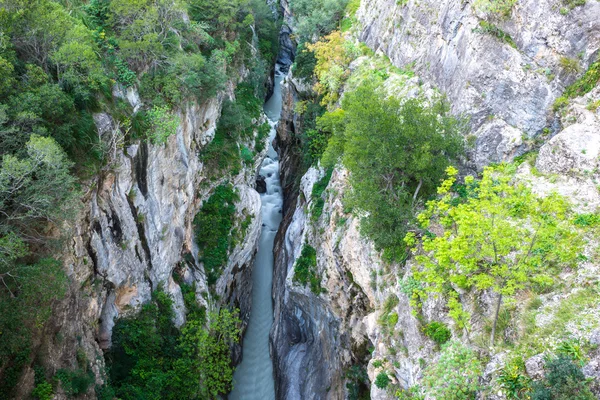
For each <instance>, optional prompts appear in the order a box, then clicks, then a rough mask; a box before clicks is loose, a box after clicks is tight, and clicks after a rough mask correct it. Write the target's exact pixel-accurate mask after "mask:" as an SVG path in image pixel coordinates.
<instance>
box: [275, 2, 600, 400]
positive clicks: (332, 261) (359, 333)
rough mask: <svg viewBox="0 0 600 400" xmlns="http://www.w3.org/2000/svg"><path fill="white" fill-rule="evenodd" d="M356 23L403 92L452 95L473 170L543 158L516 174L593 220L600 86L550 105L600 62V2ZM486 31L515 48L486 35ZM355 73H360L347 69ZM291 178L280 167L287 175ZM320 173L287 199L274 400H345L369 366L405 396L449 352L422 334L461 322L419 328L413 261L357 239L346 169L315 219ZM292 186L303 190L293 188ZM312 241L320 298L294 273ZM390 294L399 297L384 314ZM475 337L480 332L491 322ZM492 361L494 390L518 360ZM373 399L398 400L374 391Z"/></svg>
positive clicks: (587, 269) (286, 147) (589, 333)
mask: <svg viewBox="0 0 600 400" xmlns="http://www.w3.org/2000/svg"><path fill="white" fill-rule="evenodd" d="M283 3H284V4H283V7H284V9H286V10H289V7H288V6H287V3H286V2H283ZM561 8H562V10H561ZM356 19H357V21H358V23H357V27H356V29H355V30H352V29H351V30H350V32H349V33H346V36H347V37H350V39H349V40H350V41H352V40H360V41H361V42H363V43H365V44H366V45H367V46H368V47H370V48H371V49H372V50H373V51H375V53H376V54H383V55H385V56H388V57H389V59H390V61H391V63H392V64H393V65H394V66H395V67H398V68H401V69H405V68H407V67H408V68H411V69H412V70H413V71H414V72H415V74H416V77H415V78H412V79H411V80H410V83H409V86H411V85H412V86H411V87H412V88H413V89H405V91H407V92H408V96H414V95H415V93H423V92H425V91H427V90H429V89H430V88H434V90H439V92H441V93H442V94H445V95H446V96H447V98H448V100H449V102H450V105H451V108H452V112H453V113H455V114H456V115H463V116H466V117H467V118H468V120H469V136H468V137H467V140H468V141H469V142H470V143H472V147H471V148H470V150H469V152H468V159H466V160H464V163H463V166H462V167H463V170H464V171H472V172H475V171H478V170H479V171H480V170H481V169H482V168H483V167H484V166H486V165H489V164H491V163H498V162H503V161H506V162H510V161H512V160H514V159H515V157H518V156H522V155H524V154H534V156H533V161H532V162H531V163H527V162H525V163H523V164H521V165H520V167H519V172H518V176H519V179H521V180H523V181H524V182H527V183H528V184H529V185H531V187H533V189H534V191H535V192H537V193H540V194H547V193H550V192H551V191H556V192H559V193H560V194H563V195H565V196H567V197H568V198H569V199H570V200H571V201H572V202H573V203H574V205H575V207H576V208H577V209H579V210H581V211H582V212H597V207H598V205H600V193H599V191H598V186H597V180H598V179H599V178H600V175H598V174H599V172H598V171H599V167H600V164H599V162H600V161H599V157H598V156H599V155H600V152H599V151H600V109H598V107H597V106H596V107H595V108H594V107H590V106H589V105H590V104H592V103H593V104H597V103H594V102H597V101H598V99H599V95H600V88H598V87H596V89H594V90H593V91H591V92H590V93H588V94H586V95H585V96H582V97H578V98H575V99H573V100H571V101H570V104H569V106H568V107H567V108H566V109H564V110H563V111H562V112H557V111H555V110H554V109H553V104H554V103H555V101H556V99H557V98H559V97H560V96H561V95H562V93H563V91H564V90H565V88H566V87H567V86H568V85H570V84H572V83H573V82H574V81H575V80H576V79H577V78H578V77H579V76H581V74H582V71H585V70H586V69H587V68H588V67H589V66H590V65H592V63H594V62H595V61H596V60H597V58H598V55H599V54H600V3H598V2H595V1H587V2H585V4H584V5H583V6H581V7H576V8H573V9H570V10H566V9H564V7H563V4H562V3H561V2H560V1H552V0H544V1H527V0H525V1H519V2H517V4H516V5H515V7H514V8H513V10H512V14H511V16H510V18H506V19H498V20H496V19H494V17H493V16H490V15H486V14H485V13H482V12H481V11H477V10H476V9H475V8H474V7H473V2H468V1H460V2H459V1H418V2H417V1H412V0H409V1H395V0H362V1H361V4H360V7H359V9H358V12H357V13H356ZM481 21H486V23H488V25H485V23H482V22H481ZM487 21H490V22H487ZM291 24H292V26H293V21H292V22H291ZM489 24H492V25H494V26H495V27H496V28H497V29H499V30H500V32H504V33H505V34H506V35H507V36H506V37H510V38H511V40H510V41H507V40H502V39H501V38H499V37H498V36H496V35H494V34H490V33H489V32H488V31H485V29H484V28H482V27H485V26H488V27H489ZM353 29H354V28H353ZM496 32H497V31H496ZM565 60H577V61H576V62H577V64H578V65H579V67H578V68H577V69H573V68H572V67H571V68H570V67H569V66H568V63H567V62H566V61H565ZM353 68H358V67H356V66H354V64H351V66H350V69H351V70H354V69H353ZM293 72H294V71H293V69H292V75H290V76H289V77H288V79H287V80H286V84H285V85H284V112H283V115H282V121H281V125H280V129H279V131H278V135H279V136H278V140H279V144H280V152H281V154H282V157H281V158H282V160H283V161H284V162H283V164H284V165H287V166H288V167H289V166H290V165H294V162H291V161H290V160H293V159H294V151H293V148H294V146H295V145H296V146H297V143H296V142H295V141H294V138H296V137H297V136H298V135H300V132H299V126H300V122H299V116H298V115H297V114H296V113H295V112H294V100H295V99H296V98H297V94H298V92H300V91H303V90H306V84H305V82H301V81H299V80H297V79H295V78H294V77H293ZM428 88H429V89H428ZM388 89H389V90H388V92H389V93H390V94H391V95H394V94H395V95H399V93H404V92H403V90H397V89H396V88H395V87H394V86H390V87H389V88H388ZM532 151H533V152H532ZM286 160H287V162H286ZM296 165H297V163H296ZM284 168H285V167H284ZM285 174H286V171H285V170H284V171H283V172H282V177H283V176H285ZM324 174H325V171H324V170H323V169H320V168H318V167H311V168H310V169H309V170H308V171H307V172H306V173H305V174H304V176H303V177H302V179H301V181H300V184H299V185H296V186H293V185H292V183H291V182H290V189H289V190H287V191H286V196H287V197H286V207H285V209H284V213H285V214H284V222H283V224H282V229H281V230H280V232H279V235H278V238H277V241H276V249H275V254H276V259H275V277H274V287H273V297H274V299H275V324H274V327H273V330H272V332H271V340H272V350H273V356H274V363H275V374H276V385H277V387H276V388H277V398H280V399H341V398H347V396H348V393H349V392H348V388H347V386H346V383H348V382H349V381H348V380H347V375H346V374H347V372H348V371H349V369H350V367H351V366H353V365H361V364H365V363H367V362H368V370H367V371H368V376H369V380H370V381H371V382H374V380H375V377H376V375H377V374H378V373H379V372H381V371H384V370H385V371H387V373H388V375H390V376H392V383H393V384H395V385H397V387H399V388H401V389H409V388H410V387H412V386H414V385H416V384H418V383H419V382H420V381H421V379H422V378H423V370H424V368H425V366H426V365H427V364H430V363H432V362H434V361H435V360H436V359H437V357H438V354H439V348H438V347H437V345H436V343H435V342H433V341H432V340H431V339H429V338H428V337H427V336H426V335H425V334H424V332H423V327H424V325H425V324H426V323H428V322H431V321H442V322H444V323H445V324H447V325H448V326H453V321H452V320H451V318H449V317H448V315H447V310H446V308H445V303H444V302H443V301H440V300H435V299H430V300H428V301H427V302H425V304H423V307H422V310H421V313H422V319H419V318H417V317H416V315H415V313H414V312H413V311H414V308H413V305H412V304H411V301H410V297H409V295H408V294H407V292H406V290H405V288H404V283H405V279H406V278H407V276H405V274H406V273H407V271H409V270H410V268H409V266H410V265H411V263H412V261H411V260H409V261H408V266H404V267H403V266H400V265H397V264H392V265H390V264H387V263H384V262H382V260H381V255H380V254H379V253H378V252H377V251H376V250H375V249H374V246H373V244H372V243H371V242H370V241H369V240H367V239H365V238H364V237H363V236H362V235H361V234H360V233H359V220H358V218H357V217H356V216H355V215H353V214H351V213H347V212H346V211H347V210H345V208H344V205H343V202H342V198H343V194H344V192H345V191H347V190H349V187H348V182H347V178H348V177H347V172H346V171H345V170H344V169H343V168H341V167H338V168H336V169H335V170H334V171H333V175H332V177H331V180H330V181H329V184H328V186H327V189H326V191H325V205H324V208H323V213H322V216H321V217H319V218H318V219H317V220H316V221H315V220H314V218H311V210H312V208H313V207H314V206H315V204H314V203H315V201H316V200H315V199H314V198H313V196H311V193H312V188H313V186H314V185H315V183H316V182H318V181H319V180H320V179H321V178H322V177H323V175H324ZM292 187H295V188H298V189H297V193H296V192H295V191H294V190H293V189H292ZM591 242H592V243H593V242H594V240H593V239H592V240H591ZM305 245H310V246H311V247H313V248H314V249H315V250H316V260H317V275H318V276H319V277H321V285H322V287H323V289H324V290H322V291H321V292H320V293H314V292H313V291H311V289H310V288H309V287H308V286H306V285H301V284H298V283H297V282H295V281H294V265H295V263H296V262H297V260H298V259H299V257H300V256H301V251H302V249H303V247H304V246H305ZM599 267H600V266H599V265H598V262H597V259H596V261H590V262H587V263H585V265H584V266H583V267H582V268H581V270H579V271H577V272H576V273H574V274H572V275H569V276H568V277H566V278H565V279H566V281H567V282H570V283H569V284H568V285H567V287H568V288H567V289H565V290H564V291H562V292H556V293H550V294H546V295H544V296H542V301H543V307H542V310H543V311H542V312H540V313H539V315H538V316H537V317H536V320H535V324H536V326H544V324H548V323H552V322H551V321H552V320H553V316H554V313H555V312H557V309H558V308H559V307H560V304H561V302H563V301H564V302H567V301H570V299H571V298H572V297H573V296H575V295H576V294H577V293H578V292H579V293H580V290H581V282H582V281H586V282H587V280H586V279H590V278H589V277H591V276H594V274H595V273H596V272H595V271H597V270H598V268H599ZM586 277H587V278H586ZM563 278H564V277H563ZM574 282H579V283H574ZM390 298H396V299H397V301H396V302H395V304H394V305H393V306H392V308H391V310H385V311H384V310H383V305H384V304H385V303H386V301H387V300H389V299H390ZM490 301H491V299H482V300H481V303H480V304H479V305H478V306H479V307H481V308H482V309H483V311H482V314H483V315H484V316H486V315H489V314H490V312H491V303H490ZM518 309H519V310H522V308H519V307H518ZM390 311H392V312H393V313H395V314H396V315H397V317H398V318H397V321H396V322H394V325H393V326H391V327H387V326H385V325H386V324H385V323H382V322H381V321H382V318H387V315H388V314H389V313H390ZM588 311H589V312H590V313H591V315H594V316H591V317H590V319H589V320H588V319H587V317H585V318H583V320H585V321H586V322H582V323H579V322H573V323H571V322H570V324H571V325H569V327H568V328H567V329H566V330H565V332H561V334H565V335H573V336H574V337H577V338H581V340H584V341H587V342H590V343H596V342H597V335H598V332H599V331H598V328H599V326H598V324H597V323H596V322H593V321H594V319H595V318H596V317H595V316H596V315H597V314H598V310H597V308H595V307H592V309H590V310H587V311H586V312H588ZM384 314H385V315H384ZM581 325H586V326H585V328H582V327H581ZM456 329H457V328H456V327H455V328H454V331H455V332H456ZM473 329H474V333H477V332H483V330H484V321H483V318H480V320H479V321H476V322H475V323H474V327H473ZM455 337H460V334H456V333H455ZM462 340H467V339H464V338H463V339H462ZM545 340H547V341H552V340H557V339H556V338H547V339H545ZM488 357H489V362H488V363H487V365H486V366H485V371H484V373H483V377H482V380H483V382H482V383H483V384H485V385H492V387H494V386H493V385H495V384H496V383H495V380H494V379H495V378H494V377H495V376H496V375H495V374H497V372H498V371H499V369H500V367H501V366H502V364H503V362H504V361H505V360H506V359H507V357H509V354H508V353H507V352H506V351H504V350H498V351H495V350H494V349H490V350H489V354H488ZM598 357H599V356H598V354H597V352H592V353H591V354H590V355H589V360H588V361H587V362H586V366H585V367H584V372H585V374H586V376H588V377H590V378H593V379H595V380H596V382H598V379H600V374H599V373H598V367H597V366H598V365H599V358H598ZM369 360H370V361H369ZM541 360H542V356H541V355H537V356H535V357H532V358H530V359H528V360H527V364H526V365H527V372H528V373H530V374H531V376H539V374H540V371H541V370H542V365H543V362H542V361H541ZM596 385H597V383H596ZM596 390H597V389H596ZM492 392H493V390H492ZM499 392H500V391H499V390H496V392H494V393H499ZM599 393H600V392H598V393H596V395H598V394H599ZM370 396H371V398H372V399H391V398H396V397H395V393H393V392H390V390H387V391H386V390H381V389H379V388H377V387H376V386H375V385H371V389H370ZM487 398H504V397H503V395H499V394H492V395H491V397H487Z"/></svg>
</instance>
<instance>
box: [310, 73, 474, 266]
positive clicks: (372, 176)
mask: <svg viewBox="0 0 600 400" xmlns="http://www.w3.org/2000/svg"><path fill="white" fill-rule="evenodd" d="M342 108H343V110H344V112H343V113H342V114H340V113H336V114H335V116H334V115H332V116H331V117H333V118H329V117H327V118H328V119H329V122H330V124H329V126H330V127H331V128H332V129H333V136H332V138H331V139H330V144H329V146H328V148H327V151H326V153H325V154H324V156H323V159H324V161H325V164H333V163H335V162H337V161H338V160H341V162H342V163H343V165H344V166H345V167H346V168H347V169H348V170H349V171H350V183H351V186H352V191H351V193H350V196H349V202H350V203H351V205H353V206H355V207H357V208H358V209H359V210H360V211H363V214H362V215H363V219H362V223H361V228H362V230H363V232H364V233H365V234H366V235H367V236H369V237H370V238H371V239H372V240H373V241H374V242H375V245H376V246H377V247H378V248H379V249H383V250H384V256H385V257H386V258H387V259H390V260H393V259H399V258H400V257H402V256H403V254H404V252H405V248H406V247H405V245H404V243H403V238H404V235H405V233H406V230H407V225H408V223H409V222H410V221H411V219H412V215H413V212H414V208H415V206H416V205H417V204H418V203H419V200H420V198H422V197H424V196H429V195H430V194H432V193H433V192H434V190H435V188H436V186H437V183H438V182H439V180H440V179H441V178H442V177H443V174H444V170H445V169H446V167H447V166H448V165H449V164H450V163H451V162H453V161H456V160H457V159H458V157H459V156H460V155H461V154H462V151H463V139H462V136H461V133H462V126H461V124H460V121H459V120H457V119H456V118H454V117H452V116H450V115H449V114H448V111H449V109H448V106H447V104H446V103H445V102H443V101H442V100H435V101H431V102H430V104H428V103H426V102H425V101H424V100H421V99H409V100H405V101H401V100H400V99H397V98H394V97H390V96H387V94H386V93H385V92H383V91H382V90H381V89H380V88H379V87H378V86H377V85H375V84H373V83H370V82H365V83H363V84H362V85H361V86H359V87H358V88H357V89H356V90H355V91H353V92H350V93H347V94H346V95H345V97H344V99H343V101H342ZM326 115H327V114H326ZM325 118H326V117H325V116H324V117H323V118H322V119H321V120H320V125H321V126H323V125H324V121H325V120H324V119H325ZM340 118H343V123H341V122H340Z"/></svg>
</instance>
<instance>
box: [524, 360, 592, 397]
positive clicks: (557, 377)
mask: <svg viewBox="0 0 600 400" xmlns="http://www.w3.org/2000/svg"><path fill="white" fill-rule="evenodd" d="M545 370H546V376H545V377H544V380H543V381H541V382H536V383H535V384H534V385H533V392H532V395H531V398H532V399H533V400H593V399H595V398H596V397H595V396H594V395H593V394H592V392H591V391H590V389H589V385H588V383H587V381H586V379H585V376H584V375H583V372H581V369H580V368H579V367H578V366H577V365H576V364H575V363H574V362H573V360H571V359H570V358H569V357H565V356H559V357H557V358H554V359H552V360H550V361H548V362H547V363H546V365H545Z"/></svg>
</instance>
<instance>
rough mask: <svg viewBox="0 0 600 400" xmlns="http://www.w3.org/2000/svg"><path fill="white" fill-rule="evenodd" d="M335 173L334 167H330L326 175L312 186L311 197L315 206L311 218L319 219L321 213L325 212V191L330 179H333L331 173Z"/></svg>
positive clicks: (313, 219)
mask: <svg viewBox="0 0 600 400" xmlns="http://www.w3.org/2000/svg"><path fill="white" fill-rule="evenodd" d="M332 173H333V168H329V169H328V170H327V171H325V175H323V177H322V178H321V179H319V180H318V181H317V182H315V184H314V185H313V188H312V193H311V198H312V201H313V207H312V210H311V216H310V218H311V220H312V221H313V222H314V221H318V220H319V218H320V217H321V215H322V214H323V207H325V199H323V193H324V192H325V189H327V186H328V185H329V181H330V180H331V175H332Z"/></svg>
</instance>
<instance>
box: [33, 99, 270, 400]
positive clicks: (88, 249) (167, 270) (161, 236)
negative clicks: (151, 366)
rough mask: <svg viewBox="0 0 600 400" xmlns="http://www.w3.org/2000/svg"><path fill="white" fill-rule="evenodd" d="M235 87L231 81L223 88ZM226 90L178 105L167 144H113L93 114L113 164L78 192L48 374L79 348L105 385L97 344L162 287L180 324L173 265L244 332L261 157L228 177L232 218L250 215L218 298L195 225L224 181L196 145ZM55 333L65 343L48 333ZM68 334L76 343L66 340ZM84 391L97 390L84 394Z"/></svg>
mask: <svg viewBox="0 0 600 400" xmlns="http://www.w3.org/2000/svg"><path fill="white" fill-rule="evenodd" d="M232 91H233V90H232V89H231V88H230V90H229V93H232ZM115 95H117V96H122V97H124V98H126V99H127V100H128V101H130V104H131V105H132V107H139V106H140V104H139V97H138V96H137V93H135V91H131V90H130V91H127V92H126V93H125V92H123V91H119V90H115ZM224 95H225V94H223V95H221V97H220V98H214V99H211V100H209V101H207V102H206V103H204V104H195V103H192V104H190V105H189V106H188V107H187V108H186V109H184V110H181V111H180V113H179V117H180V124H179V127H178V128H177V133H176V134H175V135H173V136H171V137H169V138H168V141H167V143H166V144H164V145H153V144H149V143H136V144H132V145H128V146H119V145H116V144H115V143H116V142H115V138H118V137H119V135H120V131H119V126H118V124H117V123H116V122H115V121H114V120H113V119H112V118H111V116H110V115H108V114H97V115H95V116H94V120H95V122H96V125H97V128H98V132H99V135H100V138H101V140H102V141H104V142H105V143H106V144H107V145H111V144H115V145H114V147H113V151H112V153H111V154H112V157H111V160H110V164H109V166H108V167H107V168H106V169H105V170H104V171H102V172H101V173H100V174H99V175H98V177H97V180H96V181H95V182H91V184H90V188H89V190H88V192H87V194H86V195H85V197H84V198H83V199H82V201H83V210H82V212H81V217H80V220H79V221H78V222H77V223H76V224H75V226H76V230H77V231H76V234H75V236H74V238H73V242H72V243H71V244H70V246H69V251H68V254H67V256H66V258H67V259H66V263H67V266H68V270H69V273H70V275H71V278H72V286H73V287H72V290H70V295H69V297H68V298H67V299H66V300H65V301H63V302H61V303H60V304H58V305H57V309H56V312H55V316H54V317H53V319H52V320H51V321H50V323H49V328H48V329H49V330H50V331H51V334H47V335H44V336H45V338H46V339H45V340H46V342H45V343H42V346H41V347H40V348H41V349H42V350H41V351H43V352H46V353H48V357H47V359H48V364H49V365H48V366H47V368H48V369H49V370H50V372H53V371H52V369H58V368H64V367H69V366H65V365H64V361H63V360H72V363H73V365H72V366H71V367H75V366H76V365H75V360H76V359H77V358H78V357H76V356H75V353H76V351H79V350H78V349H81V350H82V351H83V352H84V353H85V354H86V356H87V359H88V360H90V362H91V364H92V368H93V370H94V372H95V373H96V377H97V379H98V383H101V381H102V376H103V356H102V350H103V349H106V348H108V347H110V345H111V333H112V329H113V326H114V324H115V321H116V319H118V318H120V317H123V316H127V315H132V314H135V313H136V312H137V311H138V310H139V308H140V306H141V305H142V304H143V303H145V302H147V301H149V300H150V298H151V293H152V291H153V290H156V289H157V288H159V287H161V286H162V287H163V288H164V290H165V291H167V292H168V293H169V294H170V295H171V296H172V298H173V300H174V308H175V314H176V320H175V321H174V322H175V323H176V324H177V325H181V324H183V323H184V322H185V306H184V303H183V298H182V294H181V289H180V287H179V285H178V284H177V283H176V282H175V281H174V279H173V277H172V275H173V271H174V270H175V269H177V270H178V272H179V273H180V274H181V275H183V279H184V280H185V281H187V283H192V282H195V284H196V291H197V293H196V295H197V296H196V297H197V300H198V301H199V302H201V303H204V305H206V306H207V307H208V308H209V309H214V308H218V307H220V306H221V305H227V306H231V307H237V308H239V309H240V311H241V319H242V320H243V329H245V325H246V324H247V321H248V317H249V312H250V307H251V296H250V293H251V290H252V279H251V273H252V264H253V257H254V254H255V251H256V246H257V242H258V238H259V235H260V228H261V224H262V221H261V215H260V206H261V204H260V197H259V195H258V193H257V192H256V191H255V190H254V184H255V180H256V168H257V167H258V165H259V164H258V163H259V162H260V159H261V158H262V155H259V156H258V157H257V158H258V160H257V164H256V165H252V166H248V167H244V168H242V170H241V172H240V173H239V174H238V175H237V176H235V177H233V179H232V183H233V184H234V186H235V189H236V190H237V192H238V195H239V201H238V202H237V204H236V209H237V217H238V218H236V221H237V223H241V221H243V220H244V219H245V218H246V216H250V217H251V218H252V221H251V223H250V225H249V227H248V228H247V230H246V234H245V236H244V238H243V240H240V242H239V243H238V244H237V246H236V247H235V248H234V249H233V250H232V251H231V253H230V258H229V261H228V264H227V266H226V268H225V269H224V271H223V273H222V275H221V277H220V279H219V280H218V281H217V283H216V284H215V292H216V294H217V295H218V297H219V298H220V300H219V301H215V300H212V299H211V297H210V295H208V294H209V290H208V287H207V283H206V279H205V275H204V270H203V266H202V263H201V262H199V261H198V260H197V259H196V254H197V248H196V245H195V242H194V233H193V226H192V221H193V218H194V216H195V214H196V212H197V211H198V210H199V208H200V207H201V204H202V202H203V201H204V200H206V199H207V198H208V197H209V196H210V194H211V192H212V189H213V188H214V186H215V185H218V184H219V183H220V181H219V182H216V183H215V182H212V181H208V179H207V173H206V171H205V170H204V165H203V164H202V162H201V161H200V158H199V156H198V152H199V151H200V150H201V149H202V147H203V146H205V145H206V144H208V143H209V142H210V141H211V140H212V138H213V136H214V132H215V127H216V123H217V121H218V119H219V117H220V112H221V104H222V100H223V98H222V97H223V96H224ZM117 141H118V140H117ZM253 143H254V140H253V139H252V140H251V141H249V143H248V144H247V145H248V146H249V147H250V148H253V147H252V146H253ZM109 148H110V147H109ZM205 181H206V182H205ZM203 182H204V184H202V185H201V183H203ZM198 188H201V189H198ZM207 295H208V297H207ZM207 299H208V301H207ZM55 337H64V338H67V341H66V342H65V341H63V342H59V341H56V340H53V339H52V338H55ZM74 338H78V340H77V342H73V343H71V342H70V341H71V340H75V339H74ZM240 356H241V344H240V345H239V347H236V348H234V361H236V362H237V361H239V359H240ZM59 398H62V397H60V396H59ZM90 398H95V397H93V395H92V394H90Z"/></svg>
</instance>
